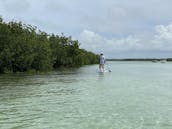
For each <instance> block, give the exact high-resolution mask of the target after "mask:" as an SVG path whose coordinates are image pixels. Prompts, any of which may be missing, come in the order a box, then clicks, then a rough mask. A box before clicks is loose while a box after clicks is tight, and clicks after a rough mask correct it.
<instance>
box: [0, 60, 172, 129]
mask: <svg viewBox="0 0 172 129" xmlns="http://www.w3.org/2000/svg"><path fill="white" fill-rule="evenodd" d="M108 64H109V68H110V69H111V70H112V72H111V73H108V72H107V73H104V74H100V73H98V72H97V67H98V66H97V65H91V66H84V67H81V68H79V69H68V70H61V71H53V72H50V73H48V74H46V75H29V74H12V75H0V129H172V63H152V62H108Z"/></svg>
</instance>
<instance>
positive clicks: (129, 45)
mask: <svg viewBox="0 0 172 129" xmlns="http://www.w3.org/2000/svg"><path fill="white" fill-rule="evenodd" d="M79 40H80V42H81V48H85V49H87V50H90V51H93V52H96V53H100V52H101V51H104V52H105V53H106V54H107V55H108V56H110V55H111V54H114V55H115V54H116V53H120V52H121V53H123V54H124V53H126V54H129V53H133V52H136V53H137V52H138V51H139V52H140V53H142V54H143V55H144V53H147V52H148V53H150V52H151V53H152V54H153V53H157V52H160V53H161V52H164V53H166V52H169V51H172V23H170V24H169V25H167V26H164V25H158V26H155V30H154V32H153V36H152V37H150V36H149V35H147V37H146V34H145V33H144V34H137V35H129V36H127V37H125V38H120V39H119V38H113V39H107V38H105V37H104V36H101V35H99V34H98V33H95V32H92V31H89V30H84V31H83V32H82V33H81V34H80V37H79ZM154 55H155V54H154ZM111 56H112V55H111ZM125 56H127V55H125ZM158 56H159V55H158Z"/></svg>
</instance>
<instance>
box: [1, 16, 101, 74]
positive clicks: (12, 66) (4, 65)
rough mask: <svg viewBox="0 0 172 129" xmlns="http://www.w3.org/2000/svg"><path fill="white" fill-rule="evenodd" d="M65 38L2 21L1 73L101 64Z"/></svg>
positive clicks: (73, 41) (95, 57)
mask: <svg viewBox="0 0 172 129" xmlns="http://www.w3.org/2000/svg"><path fill="white" fill-rule="evenodd" d="M79 45H80V43H79V42H78V41H77V40H72V38H71V37H66V36H64V35H61V36H59V35H55V34H47V33H46V32H43V31H40V30H38V29H37V28H36V27H34V26H31V25H26V24H23V23H22V22H14V21H11V22H4V21H3V19H2V18H0V73H6V72H25V71H30V70H35V71H49V70H52V69H54V68H59V67H61V66H64V67H79V66H82V65H87V64H95V63H98V55H96V54H94V53H92V52H88V51H86V50H84V49H80V48H79Z"/></svg>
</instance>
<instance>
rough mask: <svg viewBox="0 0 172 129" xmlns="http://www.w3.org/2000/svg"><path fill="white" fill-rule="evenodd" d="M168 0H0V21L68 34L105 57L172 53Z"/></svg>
mask: <svg viewBox="0 0 172 129" xmlns="http://www.w3.org/2000/svg"><path fill="white" fill-rule="evenodd" d="M171 5H172V0H0V16H1V17H2V18H3V19H4V21H6V22H9V21H12V20H13V21H22V22H23V23H25V24H31V25H33V26H37V28H38V29H40V30H42V31H45V32H47V33H49V34H52V33H54V34H57V35H61V34H62V33H64V35H66V36H72V37H73V39H74V40H79V42H80V48H84V49H86V50H88V51H92V52H94V53H97V54H99V53H100V52H103V53H104V55H105V57H107V58H170V57H172V14H171V12H172V8H171Z"/></svg>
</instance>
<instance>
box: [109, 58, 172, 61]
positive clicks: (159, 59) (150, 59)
mask: <svg viewBox="0 0 172 129" xmlns="http://www.w3.org/2000/svg"><path fill="white" fill-rule="evenodd" d="M162 60H166V61H172V58H133V59H132V58H130V59H107V61H162Z"/></svg>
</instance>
